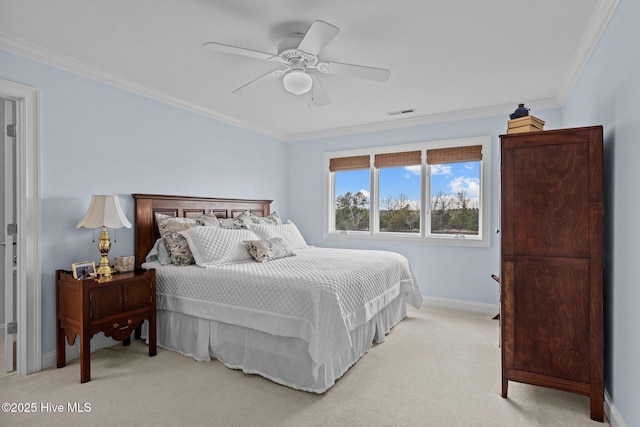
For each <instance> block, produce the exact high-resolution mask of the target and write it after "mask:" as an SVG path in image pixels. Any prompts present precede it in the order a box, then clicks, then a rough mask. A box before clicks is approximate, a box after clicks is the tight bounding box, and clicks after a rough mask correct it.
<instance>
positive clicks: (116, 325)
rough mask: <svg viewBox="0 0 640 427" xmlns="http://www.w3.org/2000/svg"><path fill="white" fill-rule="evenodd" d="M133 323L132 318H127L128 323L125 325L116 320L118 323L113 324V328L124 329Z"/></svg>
mask: <svg viewBox="0 0 640 427" xmlns="http://www.w3.org/2000/svg"><path fill="white" fill-rule="evenodd" d="M132 323H133V320H131V319H129V320H127V324H126V325H125V326H120V324H119V323H118V322H116V323H114V324H113V328H114V329H119V330H121V331H124V330H125V329H127V328H128V327H129V326H131V324H132Z"/></svg>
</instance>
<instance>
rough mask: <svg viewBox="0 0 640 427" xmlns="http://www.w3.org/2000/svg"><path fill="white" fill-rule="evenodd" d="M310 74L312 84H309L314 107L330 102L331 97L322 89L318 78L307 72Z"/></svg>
mask: <svg viewBox="0 0 640 427" xmlns="http://www.w3.org/2000/svg"><path fill="white" fill-rule="evenodd" d="M309 75H310V76H311V80H312V81H313V86H311V100H312V101H313V104H314V105H315V106H316V107H324V106H325V105H328V104H330V103H331V98H329V95H327V92H326V91H325V90H324V88H323V87H322V85H321V84H320V80H318V78H317V77H316V76H314V75H313V74H311V73H309Z"/></svg>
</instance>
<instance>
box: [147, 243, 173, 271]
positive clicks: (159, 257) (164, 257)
mask: <svg viewBox="0 0 640 427" xmlns="http://www.w3.org/2000/svg"><path fill="white" fill-rule="evenodd" d="M144 260H145V261H146V262H154V261H158V262H159V263H160V265H167V264H171V255H169V252H167V247H166V246H165V245H164V241H163V240H162V239H161V238H160V239H158V240H156V242H155V243H154V244H153V248H151V250H150V251H149V253H148V254H147V256H146V257H145V259H144Z"/></svg>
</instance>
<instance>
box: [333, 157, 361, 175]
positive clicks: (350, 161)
mask: <svg viewBox="0 0 640 427" xmlns="http://www.w3.org/2000/svg"><path fill="white" fill-rule="evenodd" d="M360 169H369V155H368V154H367V155H365V156H352V157H336V158H334V159H330V160H329V170H330V171H331V172H339V171H354V170H360Z"/></svg>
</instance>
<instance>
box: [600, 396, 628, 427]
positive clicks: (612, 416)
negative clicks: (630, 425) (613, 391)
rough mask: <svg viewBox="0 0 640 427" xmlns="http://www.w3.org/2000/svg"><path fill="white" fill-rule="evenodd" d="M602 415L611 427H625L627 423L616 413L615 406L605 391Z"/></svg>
mask: <svg viewBox="0 0 640 427" xmlns="http://www.w3.org/2000/svg"><path fill="white" fill-rule="evenodd" d="M604 413H605V415H606V416H607V419H608V420H609V424H611V427H627V423H625V422H624V419H622V415H620V412H618V409H617V408H616V405H614V404H613V400H612V399H611V396H609V393H608V392H607V390H605V391H604Z"/></svg>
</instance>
